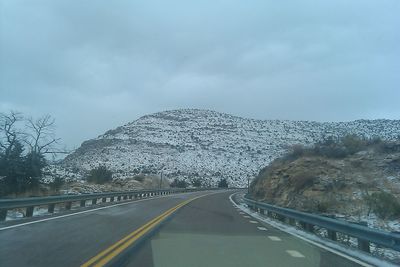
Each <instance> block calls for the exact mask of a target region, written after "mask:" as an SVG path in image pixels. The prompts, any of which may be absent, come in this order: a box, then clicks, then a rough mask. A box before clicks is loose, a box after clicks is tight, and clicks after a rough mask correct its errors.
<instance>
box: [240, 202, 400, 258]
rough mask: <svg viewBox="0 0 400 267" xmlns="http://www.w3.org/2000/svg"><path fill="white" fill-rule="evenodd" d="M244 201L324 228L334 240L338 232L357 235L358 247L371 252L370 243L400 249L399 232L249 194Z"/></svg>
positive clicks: (308, 225) (268, 212)
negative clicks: (297, 208)
mask: <svg viewBox="0 0 400 267" xmlns="http://www.w3.org/2000/svg"><path fill="white" fill-rule="evenodd" d="M244 202H245V203H246V204H247V205H248V206H249V208H250V209H252V210H255V211H257V212H259V213H261V214H266V215H269V216H273V217H276V218H278V219H279V220H281V221H285V222H286V221H288V223H289V224H291V225H295V224H296V221H298V222H299V224H300V225H302V227H303V228H304V229H305V230H307V231H309V232H313V231H314V226H318V227H321V228H324V229H326V230H327V232H328V238H329V239H331V240H333V241H337V233H343V234H346V235H348V236H352V237H355V238H357V242H358V248H359V249H360V250H363V251H365V252H370V243H374V244H376V245H379V246H382V247H386V248H390V249H393V250H396V251H400V234H397V233H391V232H385V231H382V230H377V229H372V228H369V227H367V226H364V225H359V224H355V223H351V222H347V221H342V220H337V219H333V218H329V217H324V216H320V215H315V214H310V213H306V212H301V211H297V210H293V209H288V208H281V207H278V206H274V205H270V204H267V203H264V202H260V201H256V200H253V199H251V198H249V196H248V195H246V196H245V197H244Z"/></svg>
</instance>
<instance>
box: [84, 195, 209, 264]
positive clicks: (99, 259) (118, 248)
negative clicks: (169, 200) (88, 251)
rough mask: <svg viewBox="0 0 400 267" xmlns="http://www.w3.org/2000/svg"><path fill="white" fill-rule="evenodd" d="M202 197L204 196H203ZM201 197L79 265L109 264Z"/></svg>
mask: <svg viewBox="0 0 400 267" xmlns="http://www.w3.org/2000/svg"><path fill="white" fill-rule="evenodd" d="M203 196H204V195H203ZM200 197H202V196H198V197H195V198H192V199H189V200H186V201H184V202H182V203H180V204H178V205H176V206H175V207H173V208H171V209H169V210H167V211H166V212H164V213H163V214H161V215H160V216H158V217H156V218H154V219H152V220H151V221H149V222H148V223H146V224H145V225H143V226H141V227H140V228H139V229H137V230H135V231H133V232H132V233H130V234H129V235H127V236H126V237H124V238H122V239H121V240H119V241H118V242H116V243H115V244H114V245H112V246H110V247H108V248H107V249H105V250H103V251H102V252H100V253H99V254H97V255H96V256H94V257H93V258H91V259H90V260H89V261H87V262H85V263H84V264H82V265H81V267H89V266H90V267H100V266H104V265H106V264H107V263H109V262H110V261H111V260H112V259H114V258H115V257H116V256H118V255H119V254H120V253H121V252H122V251H124V250H125V249H126V248H127V247H129V246H130V245H132V244H133V243H135V242H136V241H137V240H138V239H139V238H141V237H142V236H143V235H145V234H146V233H148V232H149V231H150V230H152V229H154V228H155V227H156V226H157V225H158V224H159V223H161V222H162V221H163V220H165V219H166V218H167V217H168V216H170V215H171V214H172V213H174V212H175V211H176V210H178V209H179V208H181V207H183V206H185V205H186V204H188V203H189V202H192V201H193V200H195V199H197V198H200Z"/></svg>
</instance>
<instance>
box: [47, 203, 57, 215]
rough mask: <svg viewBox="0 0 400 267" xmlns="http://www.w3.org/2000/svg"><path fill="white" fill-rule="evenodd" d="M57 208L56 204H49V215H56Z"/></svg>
mask: <svg viewBox="0 0 400 267" xmlns="http://www.w3.org/2000/svg"><path fill="white" fill-rule="evenodd" d="M55 206H56V204H49V206H48V208H47V212H48V213H54V208H55Z"/></svg>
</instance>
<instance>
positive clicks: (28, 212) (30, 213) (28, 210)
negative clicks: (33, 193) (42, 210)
mask: <svg viewBox="0 0 400 267" xmlns="http://www.w3.org/2000/svg"><path fill="white" fill-rule="evenodd" d="M25 215H26V217H32V216H33V206H31V207H27V208H26V213H25Z"/></svg>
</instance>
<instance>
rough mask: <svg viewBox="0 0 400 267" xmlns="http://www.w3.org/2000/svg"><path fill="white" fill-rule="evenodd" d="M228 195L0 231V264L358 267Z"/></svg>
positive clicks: (160, 201)
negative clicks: (272, 223) (244, 211)
mask: <svg viewBox="0 0 400 267" xmlns="http://www.w3.org/2000/svg"><path fill="white" fill-rule="evenodd" d="M231 194H232V191H224V192H197V193H186V194H177V195H172V196H166V197H162V198H153V199H149V200H141V201H135V202H130V203H124V204H123V205H119V206H115V207H107V208H105V209H100V210H93V211H90V212H86V213H81V214H75V215H73V216H68V217H62V218H58V219H52V220H49V221H40V218H39V219H36V220H39V221H37V222H35V223H32V224H28V225H22V226H17V227H14V228H9V229H4V230H0V244H1V248H0V266H2V267H6V266H61V267H62V266H69V267H70V266H101V265H106V266H141V267H146V266H149V267H152V266H154V267H159V266H163V267H164V266H165V267H169V266H171V267H172V266H174V267H179V266H185V267H187V266H193V267H197V266H221V267H223V266H229V267H233V266H264V267H265V266H272V267H279V266H296V267H301V266H307V267H308V266H344V267H353V266H360V265H358V264H356V263H354V262H352V261H350V260H349V259H346V258H343V257H340V256H338V255H336V254H333V253H331V252H328V251H325V250H323V249H322V248H319V247H316V246H313V245H311V244H309V243H307V242H306V241H303V240H300V239H298V238H296V237H293V236H291V235H289V234H287V233H284V232H282V231H279V230H277V229H274V228H272V227H270V226H269V225H264V224H263V223H261V222H259V221H257V220H255V219H253V218H251V217H248V216H247V215H246V214H241V213H242V212H241V211H240V210H238V209H236V208H235V207H234V206H233V205H232V203H231V202H230V200H229V196H230V195H231ZM1 227H4V225H2V226H1V225H0V229H2V228H1Z"/></svg>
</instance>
